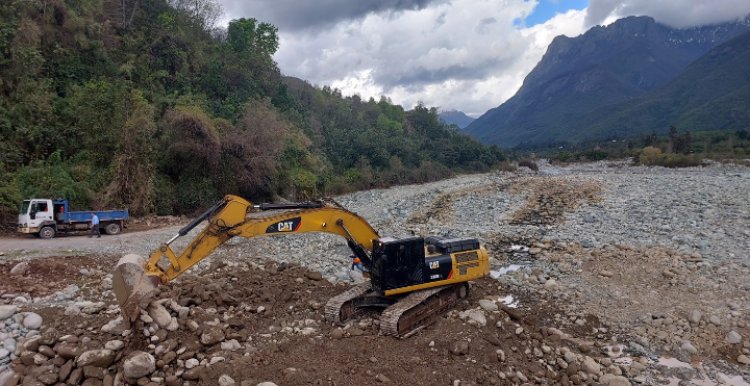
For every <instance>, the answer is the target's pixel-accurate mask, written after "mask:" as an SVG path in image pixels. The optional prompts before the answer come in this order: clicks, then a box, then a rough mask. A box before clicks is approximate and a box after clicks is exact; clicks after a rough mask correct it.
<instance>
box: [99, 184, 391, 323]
mask: <svg viewBox="0 0 750 386" xmlns="http://www.w3.org/2000/svg"><path fill="white" fill-rule="evenodd" d="M269 211H270V213H269ZM204 220H208V225H207V226H206V227H205V228H204V229H203V230H201V232H200V233H199V234H198V235H197V236H196V237H195V238H194V239H193V240H192V241H191V242H190V243H189V244H188V245H187V247H185V248H184V249H183V250H182V251H180V252H179V253H175V251H174V250H173V249H172V247H171V244H172V243H173V242H174V241H175V240H177V239H178V238H180V237H182V236H185V235H187V234H188V233H189V232H190V231H191V230H192V229H194V228H195V227H196V226H198V224H200V223H201V222H203V221H204ZM307 232H323V233H332V234H336V235H339V236H341V237H343V238H345V239H346V240H347V243H348V245H349V247H350V248H351V249H352V251H353V253H354V254H355V255H356V256H357V257H359V258H360V259H361V260H362V262H363V263H364V265H365V267H368V268H369V267H370V265H371V253H372V251H373V248H374V247H375V243H377V242H378V240H379V239H380V236H379V235H378V233H377V232H376V231H375V230H374V229H373V228H372V226H370V224H369V223H367V221H365V220H364V219H363V218H362V217H360V216H358V215H357V214H355V213H352V212H350V211H348V210H345V209H342V208H338V207H333V206H330V205H327V204H325V203H322V202H307V203H299V204H260V205H253V204H252V203H251V202H249V201H247V200H244V199H242V198H240V197H237V196H232V195H228V196H226V197H224V199H223V200H221V201H220V202H218V203H217V204H216V205H214V206H213V207H211V208H210V209H209V210H207V211H206V212H204V213H203V214H202V215H201V216H199V217H197V218H196V219H194V220H193V221H191V222H190V223H189V224H188V225H186V226H185V227H183V228H182V229H180V230H179V232H178V233H177V234H176V235H175V236H174V237H172V238H171V239H170V240H169V241H167V242H166V243H165V244H162V245H161V246H160V247H159V248H158V249H157V250H155V251H154V252H153V253H151V255H150V256H149V258H148V260H147V261H145V262H144V261H143V260H142V259H138V258H136V257H135V256H134V255H128V256H125V257H123V258H122V259H121V260H120V262H118V264H117V266H116V268H115V274H114V276H113V285H114V291H115V295H116V296H117V300H118V302H119V303H120V306H121V308H122V310H123V312H124V313H125V314H126V315H127V316H128V317H130V319H131V320H132V319H135V318H136V317H137V316H138V315H137V313H138V309H139V308H143V307H145V306H146V304H147V302H148V301H149V300H150V297H151V296H152V295H153V292H154V291H155V289H156V286H157V285H158V284H160V283H162V284H163V283H168V282H170V281H172V280H174V279H175V278H176V277H178V276H179V275H181V274H182V273H184V272H185V271H187V270H188V269H189V268H190V267H192V266H194V265H195V264H197V263H199V262H200V261H202V260H203V259H205V258H206V257H208V256H209V255H210V254H211V253H213V251H214V250H215V249H216V248H218V247H219V246H220V245H222V244H224V243H225V242H226V241H227V240H229V239H231V238H233V237H237V236H239V237H244V238H251V237H257V236H278V235H284V234H289V233H307Z"/></svg>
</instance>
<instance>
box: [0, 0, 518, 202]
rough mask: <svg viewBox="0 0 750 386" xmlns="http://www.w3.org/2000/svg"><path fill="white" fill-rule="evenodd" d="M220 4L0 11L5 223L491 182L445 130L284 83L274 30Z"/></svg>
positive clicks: (54, 4) (387, 108) (126, 2)
mask: <svg viewBox="0 0 750 386" xmlns="http://www.w3.org/2000/svg"><path fill="white" fill-rule="evenodd" d="M218 16H219V12H218V7H217V4H216V2H215V0H197V1H196V0H189V1H188V0H169V1H168V0H6V1H2V2H0V211H3V210H4V211H5V213H9V212H10V211H11V210H14V209H12V208H15V207H16V205H17V204H18V202H19V200H21V199H22V198H23V197H29V196H48V197H50V196H51V197H67V198H69V199H71V200H72V202H73V205H74V207H78V208H83V207H108V206H120V205H123V206H128V207H129V208H130V209H131V212H132V213H134V214H136V215H141V214H147V213H159V214H169V213H190V212H192V211H195V210H196V209H198V208H200V207H203V206H205V205H207V204H208V203H212V202H213V201H214V200H216V199H217V198H218V197H220V196H221V195H223V194H226V193H235V194H240V195H243V196H246V197H249V198H253V199H273V198H277V197H278V196H282V197H287V198H292V199H297V198H315V197H320V196H323V195H328V194H332V193H337V192H342V191H346V190H352V189H360V188H368V187H373V186H384V185H389V184H399V183H410V182H421V181H428V180H434V179H437V178H442V177H445V176H448V175H450V174H451V173H454V172H457V171H481V170H487V169H488V168H490V167H491V166H492V165H494V164H495V163H497V162H498V161H500V160H502V159H503V156H502V154H501V153H500V152H499V151H498V150H497V149H496V148H487V147H484V146H481V145H479V144H478V143H476V142H474V141H473V140H471V139H469V138H468V137H466V136H464V135H461V134H459V133H458V132H456V131H455V130H453V129H451V128H450V127H448V126H446V125H444V124H442V123H441V122H440V121H439V119H438V117H437V112H436V110H435V109H432V108H427V107H425V106H422V105H419V106H417V107H416V108H414V109H413V110H410V111H405V110H404V109H403V108H402V107H400V106H397V105H394V104H392V103H391V102H390V101H389V100H387V99H385V98H383V99H381V100H380V101H375V100H372V99H371V100H369V101H363V100H361V99H360V98H359V97H357V96H353V97H342V95H341V93H340V92H339V91H337V90H332V89H330V88H327V87H323V88H322V89H318V88H313V87H311V86H310V85H308V84H306V83H305V82H303V81H300V80H297V79H292V78H287V79H284V78H283V77H282V76H281V74H280V72H279V69H278V68H277V66H276V63H275V62H274V61H273V59H272V55H273V54H274V53H275V51H276V50H277V49H278V44H279V42H278V37H277V30H276V28H275V27H274V26H273V25H270V24H267V23H262V22H258V21H256V20H255V19H239V20H234V21H232V22H230V23H229V25H228V28H226V29H220V28H215V25H214V24H215V23H214V22H215V20H217V18H218Z"/></svg>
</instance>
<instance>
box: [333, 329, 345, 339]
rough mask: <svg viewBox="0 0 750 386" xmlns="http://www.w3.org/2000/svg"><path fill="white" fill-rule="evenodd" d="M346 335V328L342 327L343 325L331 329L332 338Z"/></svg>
mask: <svg viewBox="0 0 750 386" xmlns="http://www.w3.org/2000/svg"><path fill="white" fill-rule="evenodd" d="M343 337H344V330H342V329H341V327H337V328H336V329H334V330H333V331H331V338H332V339H341V338H343Z"/></svg>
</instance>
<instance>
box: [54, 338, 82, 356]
mask: <svg viewBox="0 0 750 386" xmlns="http://www.w3.org/2000/svg"><path fill="white" fill-rule="evenodd" d="M55 352H56V353H57V355H59V356H61V357H62V358H65V359H73V358H75V357H77V356H78V354H79V353H80V349H79V348H78V345H77V344H75V343H68V342H62V343H59V344H58V345H57V346H55Z"/></svg>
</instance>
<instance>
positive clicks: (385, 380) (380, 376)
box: [375, 374, 391, 383]
mask: <svg viewBox="0 0 750 386" xmlns="http://www.w3.org/2000/svg"><path fill="white" fill-rule="evenodd" d="M375 379H377V380H378V381H379V382H380V383H390V382H391V379H390V378H388V377H386V376H385V375H383V374H378V375H376V376H375Z"/></svg>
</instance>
